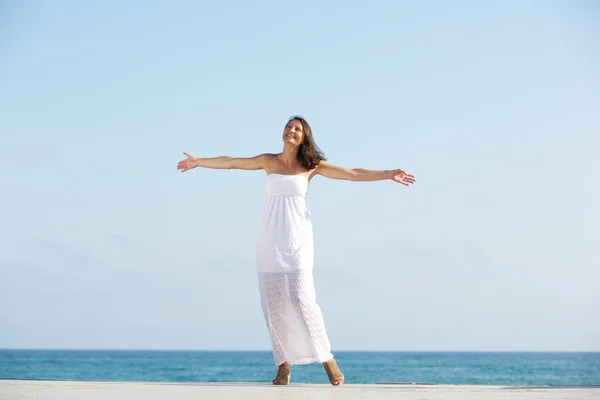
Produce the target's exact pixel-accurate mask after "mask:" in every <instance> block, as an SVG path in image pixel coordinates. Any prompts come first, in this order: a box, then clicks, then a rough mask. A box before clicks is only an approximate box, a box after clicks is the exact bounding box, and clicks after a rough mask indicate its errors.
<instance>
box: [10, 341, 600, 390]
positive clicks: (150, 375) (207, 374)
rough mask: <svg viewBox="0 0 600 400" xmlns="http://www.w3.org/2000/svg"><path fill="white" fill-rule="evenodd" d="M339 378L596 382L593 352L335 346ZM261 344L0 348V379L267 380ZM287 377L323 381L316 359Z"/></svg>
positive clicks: (269, 367)
mask: <svg viewBox="0 0 600 400" xmlns="http://www.w3.org/2000/svg"><path fill="white" fill-rule="evenodd" d="M335 357H336V360H337V361H338V364H339V366H340V368H341V369H342V371H343V373H344V375H345V376H346V383H372V384H376V383H427V384H475V385H517V386H522V385H526V386H598V385H600V353H508V352H497V353H494V352H485V353H482V352H359V351H353V352H336V353H335ZM276 372H277V369H276V367H275V366H274V364H273V358H272V355H271V353H270V352H268V351H137V350H136V351H126V350H114V351H109V350H0V379H36V380H39V379H49V380H85V381H140V382H141V381H144V382H270V381H271V380H272V379H273V378H274V377H275V374H276ZM292 381H293V382H301V383H328V380H327V376H326V374H325V371H324V370H323V367H322V366H321V365H320V364H309V365H295V366H293V367H292Z"/></svg>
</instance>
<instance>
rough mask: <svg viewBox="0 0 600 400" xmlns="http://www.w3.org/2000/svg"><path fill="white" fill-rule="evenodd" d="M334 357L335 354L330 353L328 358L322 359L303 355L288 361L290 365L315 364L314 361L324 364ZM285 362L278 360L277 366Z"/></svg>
mask: <svg viewBox="0 0 600 400" xmlns="http://www.w3.org/2000/svg"><path fill="white" fill-rule="evenodd" d="M332 358H334V357H333V354H331V353H329V356H328V357H327V359H326V360H322V361H321V360H319V359H318V358H317V357H301V358H297V359H295V360H292V361H290V360H287V362H288V363H289V364H290V365H306V364H313V363H319V364H323V363H324V362H326V361H329V360H331V359H332ZM283 363H284V361H282V362H277V361H276V362H275V365H276V366H280V365H281V364H283Z"/></svg>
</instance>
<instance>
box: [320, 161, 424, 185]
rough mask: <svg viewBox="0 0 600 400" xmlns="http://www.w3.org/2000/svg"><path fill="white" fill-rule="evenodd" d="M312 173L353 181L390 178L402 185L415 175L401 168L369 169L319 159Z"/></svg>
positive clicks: (406, 183) (408, 183) (412, 179)
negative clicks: (348, 166) (346, 166)
mask: <svg viewBox="0 0 600 400" xmlns="http://www.w3.org/2000/svg"><path fill="white" fill-rule="evenodd" d="M314 175H322V176H324V177H326V178H330V179H341V180H346V181H353V182H370V181H383V180H386V179H391V180H393V181H395V182H398V183H401V184H403V185H404V186H409V185H411V184H413V183H415V176H414V175H413V174H409V173H407V172H405V171H403V170H401V169H390V170H369V169H362V168H351V169H350V168H344V167H340V166H337V165H333V164H330V163H328V162H326V161H321V162H320V163H319V166H318V167H317V168H316V169H315V171H314Z"/></svg>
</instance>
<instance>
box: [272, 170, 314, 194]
mask: <svg viewBox="0 0 600 400" xmlns="http://www.w3.org/2000/svg"><path fill="white" fill-rule="evenodd" d="M265 192H266V195H267V196H270V195H287V196H301V197H306V195H307V193H308V179H307V178H306V177H305V176H304V175H284V174H269V175H267V182H266V184H265Z"/></svg>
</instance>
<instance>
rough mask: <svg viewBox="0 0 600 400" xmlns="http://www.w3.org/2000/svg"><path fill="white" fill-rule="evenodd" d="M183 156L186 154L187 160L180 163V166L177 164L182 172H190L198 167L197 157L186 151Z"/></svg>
mask: <svg viewBox="0 0 600 400" xmlns="http://www.w3.org/2000/svg"><path fill="white" fill-rule="evenodd" d="M183 154H185V155H186V157H187V158H186V159H185V160H181V161H179V164H177V169H180V170H181V172H185V171H189V170H190V169H194V168H196V167H197V166H198V165H197V164H196V157H194V156H193V155H191V154H188V153H186V152H185V151H184V152H183Z"/></svg>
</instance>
